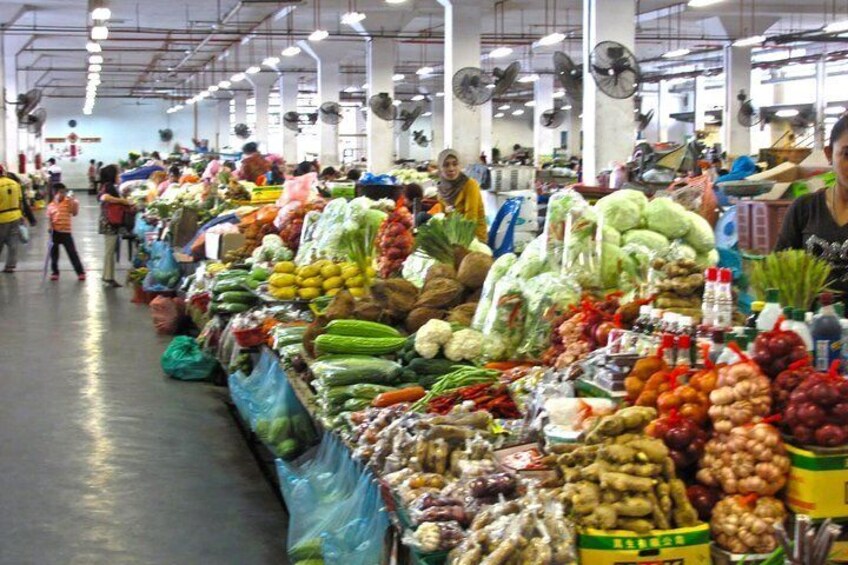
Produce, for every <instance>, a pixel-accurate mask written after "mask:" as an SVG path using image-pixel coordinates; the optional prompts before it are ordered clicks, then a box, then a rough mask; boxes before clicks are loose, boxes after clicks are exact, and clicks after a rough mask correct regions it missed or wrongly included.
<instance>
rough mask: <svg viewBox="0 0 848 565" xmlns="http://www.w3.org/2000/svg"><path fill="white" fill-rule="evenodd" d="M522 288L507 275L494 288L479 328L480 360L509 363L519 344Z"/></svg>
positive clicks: (523, 304) (520, 281)
mask: <svg viewBox="0 0 848 565" xmlns="http://www.w3.org/2000/svg"><path fill="white" fill-rule="evenodd" d="M516 265H517V263H516ZM524 284H525V281H524V280H523V279H521V278H519V277H516V276H510V275H507V276H505V277H503V278H502V279H501V280H500V281H498V282H497V284H496V285H495V291H494V294H493V296H492V305H491V307H490V308H489V312H488V313H487V315H486V321H485V322H484V323H483V327H482V328H481V331H482V333H483V335H485V336H486V339H485V341H484V343H483V354H482V358H483V359H484V360H486V361H504V360H507V359H512V358H513V355H514V354H515V352H516V350H517V349H518V346H519V345H520V344H521V340H522V339H523V337H524V323H525V320H526V317H527V301H526V300H525V298H524V292H523V289H522V287H523V285H524Z"/></svg>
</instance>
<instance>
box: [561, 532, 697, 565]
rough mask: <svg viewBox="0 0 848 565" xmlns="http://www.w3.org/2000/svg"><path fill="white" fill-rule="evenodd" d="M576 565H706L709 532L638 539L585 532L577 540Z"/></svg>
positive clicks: (656, 534) (626, 534)
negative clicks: (577, 559)
mask: <svg viewBox="0 0 848 565" xmlns="http://www.w3.org/2000/svg"><path fill="white" fill-rule="evenodd" d="M577 547H578V550H579V556H580V563H586V564H589V563H591V565H622V564H627V565H658V564H674V565H708V564H709V563H710V562H711V561H710V528H709V526H708V525H707V524H701V525H700V526H695V527H692V528H678V529H675V530H662V531H656V532H654V533H653V534H650V535H646V536H643V535H639V534H635V533H633V532H625V531H610V532H608V531H603V530H591V529H589V530H585V531H584V532H582V533H580V534H578V536H577Z"/></svg>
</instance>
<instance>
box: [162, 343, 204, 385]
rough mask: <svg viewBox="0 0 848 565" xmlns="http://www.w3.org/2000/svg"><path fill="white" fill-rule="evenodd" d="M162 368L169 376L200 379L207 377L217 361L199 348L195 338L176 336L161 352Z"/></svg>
mask: <svg viewBox="0 0 848 565" xmlns="http://www.w3.org/2000/svg"><path fill="white" fill-rule="evenodd" d="M161 364H162V370H163V371H165V374H166V375H168V376H169V377H173V378H175V379H180V380H183V381H200V380H203V379H206V378H208V377H209V375H211V374H212V371H213V370H214V369H215V365H216V364H217V361H216V360H215V359H214V358H213V357H211V356H209V355H208V354H206V353H205V352H204V351H203V350H201V349H200V346H199V345H198V344H197V340H195V339H194V338H193V337H188V336H184V335H181V336H177V337H175V338H174V339H172V340H171V343H170V344H169V345H168V348H167V349H166V350H165V352H164V353H163V354H162V358H161Z"/></svg>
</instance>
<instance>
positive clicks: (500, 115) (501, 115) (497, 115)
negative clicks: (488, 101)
mask: <svg viewBox="0 0 848 565" xmlns="http://www.w3.org/2000/svg"><path fill="white" fill-rule="evenodd" d="M505 115H506V114H504V113H503V112H498V113H497V114H495V117H496V118H503V117H504V116H505Z"/></svg>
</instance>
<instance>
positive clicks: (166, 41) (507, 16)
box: [0, 0, 848, 98]
mask: <svg viewBox="0 0 848 565" xmlns="http://www.w3.org/2000/svg"><path fill="white" fill-rule="evenodd" d="M634 1H636V4H637V10H638V13H639V17H638V24H637V42H636V55H637V57H638V58H639V59H640V60H642V61H643V62H645V68H646V69H647V70H648V72H654V73H664V74H668V73H674V72H678V71H681V70H682V71H687V70H693V69H698V68H702V67H705V66H714V65H716V61H718V62H719V64H720V59H719V56H720V48H721V47H722V46H723V45H726V44H727V42H728V40H729V39H735V38H739V37H743V36H748V35H753V34H755V33H765V34H766V35H768V36H769V37H770V38H772V37H775V38H776V41H783V42H788V43H786V45H787V46H788V47H791V46H793V45H797V43H794V42H796V41H801V40H804V41H808V40H809V39H811V38H813V39H815V38H816V37H815V35H813V36H810V37H807V36H804V35H803V34H814V33H815V32H816V31H817V30H819V29H821V27H822V26H823V25H825V24H826V23H829V22H832V21H834V20H840V19H845V18H848V4H846V2H845V0H839V1H838V2H832V1H831V0H828V1H824V2H818V1H816V2H813V1H799V0H758V1H756V2H755V1H754V0H747V1H746V0H724V1H723V2H721V3H719V4H716V5H714V6H710V7H707V8H697V9H696V8H691V7H688V6H686V2H685V1H681V0H640V1H637V0H634ZM314 2H315V0H304V1H301V2H273V1H268V0H262V1H257V0H242V1H239V0H145V1H144V2H138V1H135V0H111V1H110V2H108V5H109V7H110V8H111V11H112V20H111V21H110V22H109V29H110V35H109V39H108V40H107V41H105V42H103V53H102V54H103V57H104V59H105V61H104V64H103V72H102V84H101V86H100V89H99V90H98V96H101V97H102V96H115V97H134V98H146V97H161V98H184V97H185V96H186V95H188V96H190V95H193V94H196V93H197V92H198V91H199V90H201V89H202V88H205V87H206V86H208V85H209V84H212V83H213V82H214V83H217V82H219V81H220V80H222V79H224V78H225V77H229V76H230V75H231V74H233V73H235V72H237V71H243V70H244V69H245V68H246V67H247V66H249V65H258V64H260V63H261V61H262V60H263V59H264V58H265V57H267V56H268V55H269V54H273V55H275V56H279V54H280V51H281V50H282V49H283V48H284V47H286V46H287V45H288V44H289V42H291V41H304V40H305V39H306V36H307V35H308V34H309V33H310V32H311V31H312V30H313V29H314V28H315V21H314V18H315V4H314ZM582 3H583V2H582V0H558V1H557V2H555V1H554V0H547V2H546V0H506V1H505V2H501V3H498V4H497V6H498V8H497V10H496V2H495V1H494V0H483V2H482V4H483V9H482V10H481V15H482V27H483V32H484V36H483V53H484V57H483V58H484V60H485V59H487V57H486V55H485V54H486V53H488V52H489V51H490V50H491V49H493V48H494V47H496V46H502V45H506V46H510V47H512V48H513V49H514V51H513V54H512V55H511V56H508V57H505V58H503V59H498V61H497V63H498V65H499V66H500V65H504V64H506V63H508V62H510V61H511V60H520V61H521V62H522V65H523V67H524V69H525V70H527V71H529V70H530V69H531V68H532V69H533V70H536V71H545V70H546V69H548V68H549V67H550V60H551V58H550V53H552V51H553V50H554V48H541V49H539V48H535V49H534V48H532V47H531V45H532V43H533V42H534V41H536V40H538V39H539V38H540V37H541V36H543V35H545V34H547V33H550V32H552V31H561V32H564V33H567V34H568V35H569V38H568V39H567V40H566V41H565V42H563V43H562V44H559V45H558V46H556V47H555V48H556V49H561V50H565V51H567V52H569V53H570V54H571V55H572V57H574V58H575V59H576V60H578V61H579V59H580V58H581V56H580V44H581V38H582V37H581V35H582V20H581V18H582V14H581V6H582ZM834 4H836V11H835V13H834V11H833V6H834ZM27 6H29V7H31V8H32V9H31V10H26V9H24V8H21V4H20V3H19V2H12V1H10V0H0V21H2V22H6V23H5V24H4V28H5V29H6V35H7V44H6V45H7V46H6V48H7V53H9V52H12V51H13V52H14V53H17V68H18V86H19V89H21V90H25V89H28V88H32V87H39V88H42V89H43V90H44V93H45V95H47V96H58V97H80V98H82V97H84V95H85V81H86V71H87V59H88V53H87V52H86V50H85V44H86V41H87V39H88V33H89V26H90V20H88V2H87V0H30V1H29V2H27ZM319 6H320V22H321V26H322V27H323V28H325V29H327V30H328V31H329V32H330V34H331V35H330V38H329V39H327V40H325V41H327V42H328V43H329V44H334V43H338V44H340V46H341V47H342V48H343V50H344V53H345V55H344V57H343V61H342V75H343V76H342V80H341V84H342V88H344V87H346V86H359V85H361V84H362V83H363V82H364V79H365V74H364V73H365V68H364V65H365V42H364V36H363V35H362V33H361V32H358V31H356V30H354V29H352V28H351V27H348V26H343V25H341V24H340V22H339V14H340V13H344V12H346V11H348V9H349V8H350V7H351V6H355V8H356V9H357V10H358V11H360V12H363V13H365V14H366V15H367V19H366V20H365V21H364V22H362V26H363V27H364V30H362V31H366V32H367V33H373V34H383V35H387V36H389V37H394V38H396V39H397V41H398V45H399V48H398V55H397V61H396V65H395V71H396V72H402V73H405V74H406V75H407V80H405V81H404V82H403V86H402V87H400V88H401V91H404V90H405V91H407V92H410V93H411V92H412V91H421V92H425V93H426V92H430V93H432V92H435V91H437V90H441V86H442V84H443V79H442V77H440V76H433V77H431V78H430V79H427V80H421V79H419V78H418V77H416V76H415V73H414V72H415V70H416V69H417V68H419V67H421V66H423V65H424V64H425V63H427V64H429V65H430V66H436V67H437V68H438V66H439V65H440V64H441V63H442V43H443V39H442V33H443V31H444V28H443V24H444V22H443V8H442V7H441V5H440V4H439V3H438V2H437V0H407V2H405V3H403V4H398V5H389V4H386V2H385V1H384V0H321V1H320V4H319ZM554 7H555V10H554ZM501 10H502V13H503V16H502V17H501V16H500V15H498V18H497V21H498V24H497V33H496V25H495V22H496V16H495V14H496V13H498V14H500V13H501ZM289 12H290V13H291V15H288V13H289ZM752 12H753V13H752ZM546 14H547V16H546ZM554 22H555V23H554ZM797 34H802V35H797ZM778 36H779V37H778ZM248 37H249V38H252V39H251V40H249V41H247V42H246V43H245V42H244V41H243V40H244V39H245V38H248ZM828 39H829V40H830V41H828V42H826V43H816V44H815V45H812V46H811V45H810V44H806V46H805V52H806V54H807V55H808V56H810V55H813V54H817V53H819V52H821V51H840V50H843V49H846V45H845V43H844V42H845V41H848V39H844V40H843V39H841V38H839V37H834V36H830V37H829V38H828ZM677 47H686V48H689V49H691V50H693V52H694V53H693V54H692V55H690V56H689V57H687V58H686V59H675V60H673V61H669V60H665V59H661V55H662V54H663V53H665V52H666V51H668V50H670V49H673V48H677ZM10 48H11V49H10ZM787 54H791V53H790V52H789V51H787ZM282 59H283V60H282V61H281V62H280V63H279V65H278V68H279V70H282V71H287V72H296V73H298V74H299V75H300V76H302V78H303V80H302V82H301V88H303V89H306V90H309V89H310V88H314V77H315V62H314V60H313V59H312V58H310V57H309V56H307V55H306V54H305V52H304V53H302V54H300V55H298V56H296V57H292V58H282ZM682 65H686V66H685V67H681V66H682ZM483 66H484V67H489V68H491V67H492V66H494V61H484V63H483ZM268 70H270V69H268ZM417 81H420V82H417ZM242 84H245V83H242ZM217 95H221V96H223V95H225V94H224V93H223V92H222V93H220V94H217Z"/></svg>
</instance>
